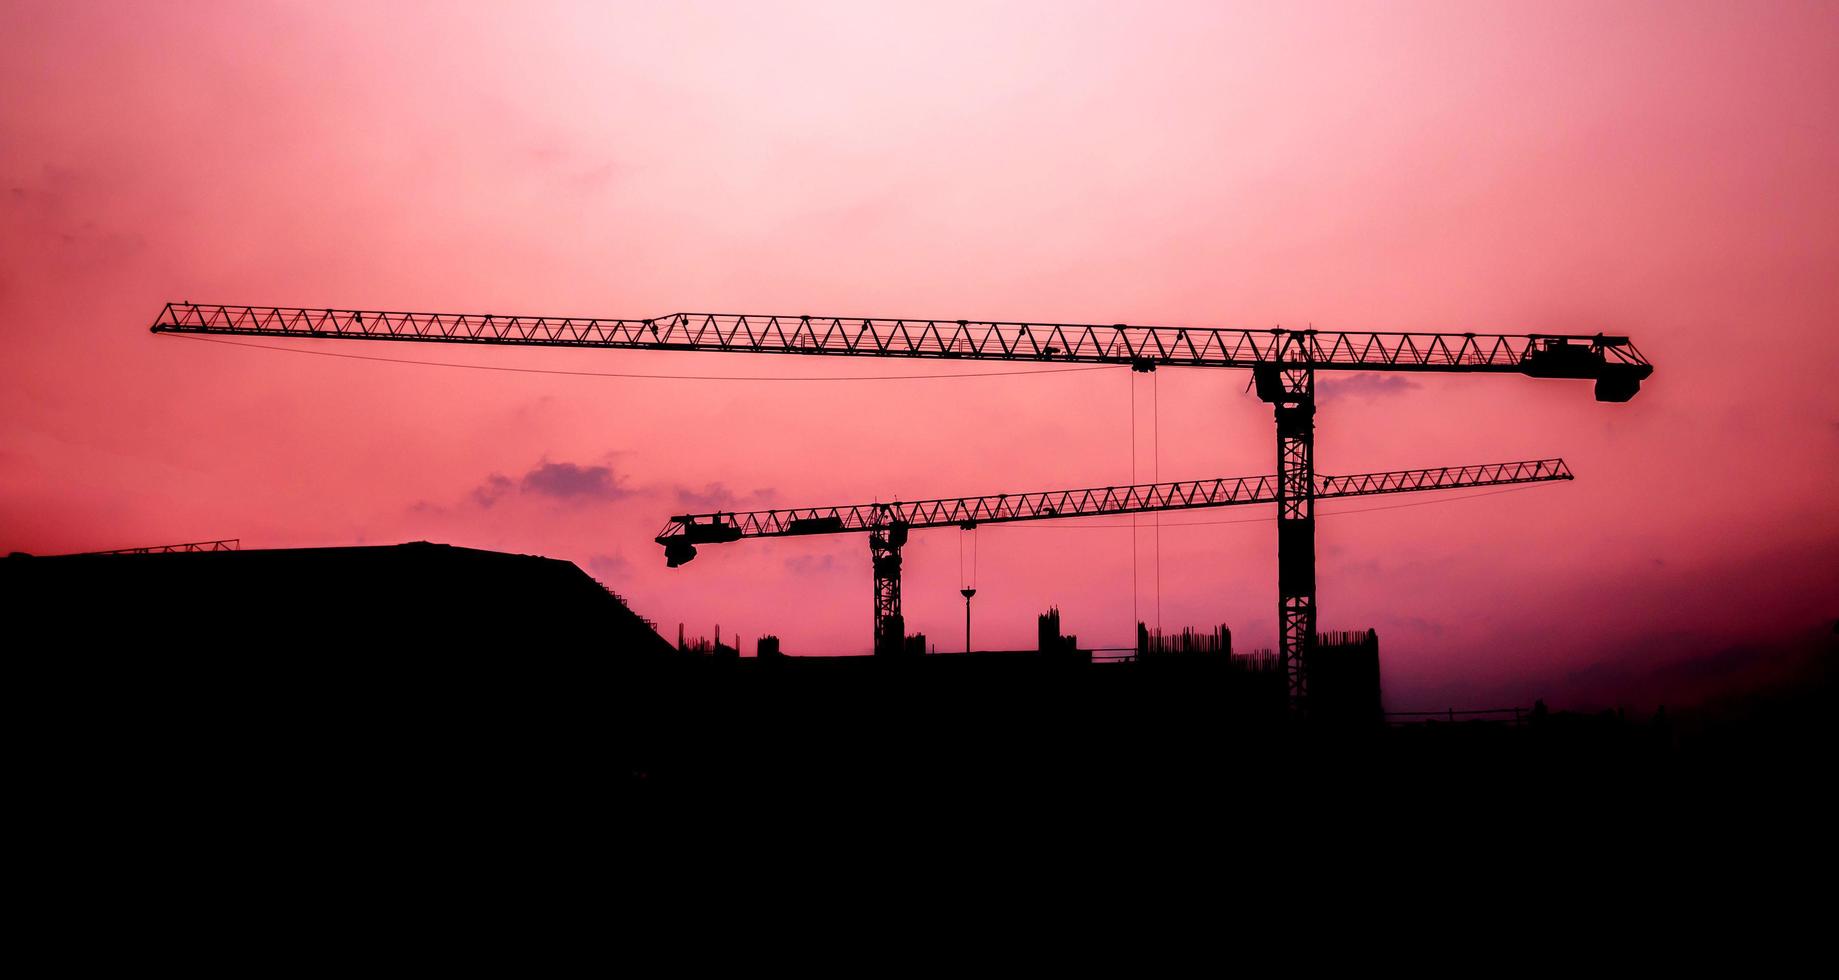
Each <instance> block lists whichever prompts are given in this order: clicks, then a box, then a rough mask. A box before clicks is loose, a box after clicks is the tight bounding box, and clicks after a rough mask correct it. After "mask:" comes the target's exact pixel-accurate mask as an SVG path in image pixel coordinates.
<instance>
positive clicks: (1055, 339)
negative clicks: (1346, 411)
mask: <svg viewBox="0 0 1839 980" xmlns="http://www.w3.org/2000/svg"><path fill="white" fill-rule="evenodd" d="M152 330H153V332H155V333H183V334H224V335H235V336H264V337H304V338H341V339H349V340H395V341H418V342H436V343H462V344H504V345H513V346H523V347H598V348H612V349H629V350H677V351H713V352H722V353H756V354H807V355H834V356H851V357H918V358H946V359H958V358H965V359H974V360H995V361H1038V362H1046V363H1074V364H1120V365H1128V366H1130V367H1131V368H1132V369H1133V370H1137V371H1144V372H1147V371H1154V370H1156V369H1157V368H1159V367H1211V368H1236V369H1240V370H1250V371H1251V372H1252V376H1253V381H1254V383H1255V386H1256V388H1257V391H1258V397H1259V398H1261V399H1263V400H1264V401H1266V402H1268V403H1270V404H1271V405H1272V407H1273V411H1274V414H1275V417H1276V422H1277V481H1278V487H1277V499H1276V503H1277V507H1278V513H1277V570H1278V571H1277V579H1278V586H1277V610H1278V617H1277V619H1278V623H1279V624H1280V625H1279V634H1278V647H1279V655H1280V657H1281V658H1282V660H1283V663H1284V665H1285V669H1286V671H1287V673H1288V675H1289V684H1290V693H1291V697H1292V698H1293V699H1294V700H1296V701H1297V702H1299V703H1300V702H1302V701H1303V700H1304V698H1305V696H1306V694H1307V690H1306V687H1307V683H1308V681H1307V677H1306V676H1305V675H1304V673H1303V672H1302V670H1301V664H1302V663H1303V661H1304V659H1305V657H1306V654H1307V652H1308V650H1309V648H1310V647H1311V646H1312V645H1313V644H1314V643H1315V635H1316V602H1315V487H1316V480H1315V374H1316V372H1317V371H1406V372H1439V373H1459V374H1521V375H1525V376H1528V377H1533V378H1572V379H1579V380H1588V381H1594V382H1595V384H1596V398H1597V400H1598V401H1607V402H1624V401H1627V400H1629V399H1630V398H1632V397H1634V395H1635V393H1636V392H1637V391H1639V390H1640V388H1641V382H1642V381H1643V380H1645V379H1646V378H1647V377H1648V376H1649V375H1650V374H1652V373H1653V370H1654V369H1653V366H1652V365H1650V364H1649V363H1648V361H1647V359H1646V358H1644V357H1643V356H1642V355H1641V352H1640V351H1638V350H1637V349H1636V348H1635V345H1634V344H1633V343H1632V342H1631V341H1630V340H1629V339H1628V338H1627V337H1612V336H1605V335H1603V334H1600V333H1599V334H1595V335H1581V334H1477V333H1434V332H1403V333H1374V332H1356V331H1341V330H1285V329H1281V328H1279V329H1270V330H1248V329H1235V328H1220V327H1167V326H1134V325H1129V324H1112V325H1110V326H1102V325H1098V324H1075V323H1030V322H1023V321H994V320H931V319H899V318H870V317H819V316H808V315H800V316H763V315H752V314H737V313H672V314H670V315H668V316H661V317H651V318H643V319H603V318H597V317H558V316H499V315H496V314H489V313H487V314H473V313H408V312H386V311H370V310H340V309H307V308H304V307H276V306H226V305H219V304H204V303H189V302H185V303H168V304H166V306H165V308H164V309H162V310H161V311H160V315H159V318H158V319H157V320H156V321H155V322H154V324H153V326H152Z"/></svg>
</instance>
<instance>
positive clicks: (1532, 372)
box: [1520, 333, 1654, 402]
mask: <svg viewBox="0 0 1839 980" xmlns="http://www.w3.org/2000/svg"><path fill="white" fill-rule="evenodd" d="M1624 350H1626V353H1624ZM1611 351H1614V352H1615V354H1616V356H1615V357H1611V356H1610V352H1611ZM1631 355H1632V356H1631ZM1639 358H1640V355H1639V354H1637V353H1635V352H1634V345H1633V344H1632V343H1630V342H1629V339H1628V338H1627V337H1605V336H1604V335H1602V334H1600V333H1599V334H1597V335H1596V336H1595V337H1590V338H1582V337H1540V336H1536V335H1535V336H1534V337H1533V338H1532V346H1531V347H1530V348H1529V349H1528V350H1527V353H1526V357H1525V359H1524V360H1522V361H1521V362H1520V370H1521V371H1522V372H1523V373H1525V375H1526V376H1527V377H1529V378H1590V379H1593V380H1595V381H1596V400H1597V401H1599V402H1625V401H1628V400H1629V399H1630V398H1633V397H1635V393H1636V392H1638V391H1640V390H1641V380H1642V379H1643V378H1646V377H1647V376H1648V375H1650V374H1652V373H1653V372H1654V368H1653V366H1652V365H1649V364H1646V363H1643V362H1641V361H1640V360H1639Z"/></svg>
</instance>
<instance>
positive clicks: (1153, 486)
mask: <svg viewBox="0 0 1839 980" xmlns="http://www.w3.org/2000/svg"><path fill="white" fill-rule="evenodd" d="M1570 479H1573V476H1572V474H1571V469H1570V467H1568V466H1566V465H1565V462H1564V460H1562V459H1534V460H1525V461H1522V462H1516V463H1485V464H1482V465H1480V466H1446V467H1439V468H1433V469H1417V470H1392V471H1389V472H1385V473H1360V474H1356V475H1354V476H1322V475H1319V474H1318V475H1317V476H1316V478H1315V487H1314V494H1313V496H1314V498H1315V499H1317V500H1325V499H1331V498H1336V497H1369V496H1374V495H1377V494H1387V493H1414V492H1417V491H1422V490H1454V489H1458V488H1462V487H1493V486H1501V485H1505V484H1515V483H1545V482H1549V481H1552V480H1570ZM1282 490H1283V483H1282V481H1281V480H1280V479H1279V478H1278V477H1276V476H1240V477H1221V478H1218V479H1212V480H1189V481H1186V482H1174V483H1146V484H1141V485H1138V486H1128V487H1088V488H1085V489H1080V490H1047V491H1033V492H1029V493H1016V494H1008V493H1002V494H994V495H990V496H982V497H944V498H939V499H936V500H915V501H909V502H906V503H901V502H899V501H896V502H894V503H888V504H883V503H874V504H846V505H842V506H837V507H792V508H786V509H781V510H757V511H747V512H733V511H722V512H717V513H711V514H684V515H682V516H679V517H673V518H671V520H670V523H668V524H666V525H665V526H664V530H662V531H660V532H658V536H657V539H656V540H657V542H658V543H659V544H661V545H663V546H664V560H665V563H666V564H668V565H669V566H670V567H672V568H675V567H677V566H679V565H682V564H684V563H685V562H688V561H690V560H691V559H693V558H695V557H696V546H697V545H699V544H705V545H706V544H716V543H723V542H729V541H740V540H742V539H744V538H776V537H794V536H800V535H810V534H850V533H856V534H862V533H866V534H867V535H868V551H869V560H870V565H871V567H872V568H873V569H874V575H875V646H874V650H875V653H877V654H884V655H885V654H895V653H899V652H901V646H902V643H901V641H902V639H903V638H904V637H905V635H906V622H905V620H904V619H903V618H902V616H901V611H900V550H901V548H902V547H903V546H904V545H905V544H906V543H907V535H908V532H910V531H914V530H920V529H924V528H936V527H959V528H966V529H969V528H974V527H976V526H977V525H979V524H1005V523H1011V522H1015V521H1040V520H1054V519H1064V518H1069V517H1097V516H1101V515H1108V514H1144V513H1149V512H1152V511H1167V510H1191V509H1196V508H1202V507H1231V506H1236V505H1241V504H1269V503H1278V502H1280V501H1281V499H1282Z"/></svg>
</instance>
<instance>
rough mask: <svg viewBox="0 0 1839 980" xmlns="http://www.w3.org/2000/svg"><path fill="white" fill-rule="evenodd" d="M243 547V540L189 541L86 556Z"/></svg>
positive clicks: (218, 549)
mask: <svg viewBox="0 0 1839 980" xmlns="http://www.w3.org/2000/svg"><path fill="white" fill-rule="evenodd" d="M240 547H242V539H241V538H224V539H222V540H220V541H187V542H185V543H183V544H156V545H149V546H147V547H145V548H116V549H115V550H114V551H85V552H82V554H85V555H167V554H173V553H176V552H183V551H236V550H237V549H238V548H240Z"/></svg>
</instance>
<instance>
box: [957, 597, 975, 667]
mask: <svg viewBox="0 0 1839 980" xmlns="http://www.w3.org/2000/svg"><path fill="white" fill-rule="evenodd" d="M958 591H959V592H960V593H962V594H963V596H964V652H965V653H969V652H971V596H974V595H976V594H977V590H976V589H959V590H958Z"/></svg>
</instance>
